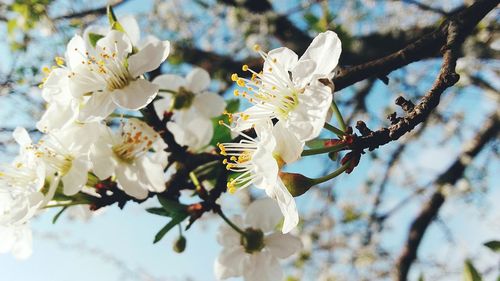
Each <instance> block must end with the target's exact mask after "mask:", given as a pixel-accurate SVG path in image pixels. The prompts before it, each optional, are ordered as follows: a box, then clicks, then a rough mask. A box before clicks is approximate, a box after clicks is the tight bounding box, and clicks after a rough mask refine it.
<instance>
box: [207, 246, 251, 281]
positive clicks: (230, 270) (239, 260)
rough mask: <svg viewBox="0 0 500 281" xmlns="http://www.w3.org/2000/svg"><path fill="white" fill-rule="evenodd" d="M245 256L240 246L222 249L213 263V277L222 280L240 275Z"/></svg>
mask: <svg viewBox="0 0 500 281" xmlns="http://www.w3.org/2000/svg"><path fill="white" fill-rule="evenodd" d="M245 256H246V254H245V252H244V250H243V247H241V246H240V245H238V246H235V247H232V248H225V249H223V250H222V252H221V253H220V254H219V256H218V257H217V259H216V260H215V263H214V272H215V277H216V278H217V279H218V280H222V279H227V278H229V277H237V276H240V275H242V273H243V261H244V259H245Z"/></svg>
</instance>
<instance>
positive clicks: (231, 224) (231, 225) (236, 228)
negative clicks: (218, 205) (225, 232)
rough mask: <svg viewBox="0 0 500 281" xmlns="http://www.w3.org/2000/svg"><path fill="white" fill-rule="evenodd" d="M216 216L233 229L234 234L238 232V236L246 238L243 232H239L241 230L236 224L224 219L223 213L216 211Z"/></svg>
mask: <svg viewBox="0 0 500 281" xmlns="http://www.w3.org/2000/svg"><path fill="white" fill-rule="evenodd" d="M217 214H218V215H219V216H220V217H221V218H222V219H223V220H224V221H225V222H226V223H227V224H228V225H229V226H230V227H231V228H232V229H234V230H235V231H236V232H238V233H239V234H241V235H243V236H246V233H245V231H243V230H241V228H239V227H238V226H237V225H236V224H234V223H233V222H232V221H231V220H230V219H228V218H227V217H226V215H224V213H223V212H222V210H220V209H219V210H218V211H217Z"/></svg>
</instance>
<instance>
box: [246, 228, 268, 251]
mask: <svg viewBox="0 0 500 281" xmlns="http://www.w3.org/2000/svg"><path fill="white" fill-rule="evenodd" d="M240 244H241V246H243V248H245V252H246V253H249V254H252V253H254V252H260V251H261V250H262V249H263V248H264V246H265V244H264V233H263V232H262V231H261V230H260V229H253V228H250V227H249V228H247V229H245V235H241V238H240Z"/></svg>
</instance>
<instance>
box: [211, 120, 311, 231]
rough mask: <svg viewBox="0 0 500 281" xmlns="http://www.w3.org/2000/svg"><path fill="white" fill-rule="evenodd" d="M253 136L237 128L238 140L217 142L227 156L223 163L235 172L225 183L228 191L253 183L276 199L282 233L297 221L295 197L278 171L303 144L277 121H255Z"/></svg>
mask: <svg viewBox="0 0 500 281" xmlns="http://www.w3.org/2000/svg"><path fill="white" fill-rule="evenodd" d="M255 132H256V133H257V137H256V138H252V137H249V136H248V135H246V134H245V133H243V132H240V134H241V135H242V137H243V139H242V140H241V141H240V142H239V143H222V144H219V149H220V153H221V154H222V155H224V156H227V157H228V159H224V161H223V163H224V164H226V168H227V169H228V170H230V171H232V172H235V173H236V174H235V176H233V177H232V178H230V180H229V181H228V183H227V187H228V190H229V192H235V191H236V190H237V189H242V188H245V187H247V186H249V185H252V184H253V185H255V186H256V187H257V188H261V189H264V190H265V192H266V194H267V195H268V196H269V197H271V198H273V199H274V200H276V201H277V202H278V205H279V207H280V209H281V212H282V213H283V215H284V217H285V221H284V224H283V233H287V232H289V231H290V230H292V229H293V228H294V227H295V226H296V225H297V224H298V222H299V216H298V213H297V207H296V205H295V200H294V199H293V197H292V195H291V194H290V192H289V191H288V190H287V188H286V187H285V185H284V184H283V182H282V180H281V179H280V178H279V176H278V173H279V170H280V167H281V166H282V165H283V164H284V163H291V162H293V161H295V160H297V159H298V158H299V157H300V153H301V152H302V149H303V146H304V144H303V143H302V142H300V141H299V140H297V138H296V137H295V136H294V135H292V134H290V133H289V132H288V131H287V130H286V128H285V127H284V126H283V125H282V122H281V121H280V122H278V123H277V124H276V125H275V126H272V125H271V124H270V123H268V122H266V123H263V124H256V126H255Z"/></svg>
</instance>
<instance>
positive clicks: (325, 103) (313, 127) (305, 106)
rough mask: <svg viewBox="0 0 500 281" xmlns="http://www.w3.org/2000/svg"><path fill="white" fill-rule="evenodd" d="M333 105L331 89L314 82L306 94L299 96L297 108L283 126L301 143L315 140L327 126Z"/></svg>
mask: <svg viewBox="0 0 500 281" xmlns="http://www.w3.org/2000/svg"><path fill="white" fill-rule="evenodd" d="M331 103H332V93H331V89H330V88H329V87H327V86H325V85H323V84H321V83H320V82H319V81H317V80H313V81H312V83H311V85H310V86H308V87H306V89H305V92H304V93H303V94H300V95H299V103H298V106H297V108H295V110H293V111H292V112H291V113H290V115H289V117H288V119H287V120H285V122H284V124H283V125H284V126H285V127H286V128H287V129H288V130H290V132H292V133H293V134H295V135H296V136H297V138H298V139H299V140H300V141H303V142H305V141H308V140H311V139H314V138H316V137H317V136H318V135H319V134H320V132H321V129H322V128H323V126H324V124H325V121H326V117H327V113H328V109H329V108H330V105H331Z"/></svg>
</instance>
